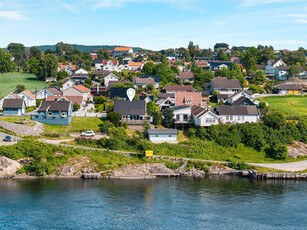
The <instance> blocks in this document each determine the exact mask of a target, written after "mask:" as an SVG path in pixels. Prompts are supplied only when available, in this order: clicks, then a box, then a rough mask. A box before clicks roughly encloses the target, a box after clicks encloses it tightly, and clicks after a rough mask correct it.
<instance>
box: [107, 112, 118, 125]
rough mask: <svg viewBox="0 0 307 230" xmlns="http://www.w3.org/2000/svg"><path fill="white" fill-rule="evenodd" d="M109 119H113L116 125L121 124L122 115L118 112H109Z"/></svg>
mask: <svg viewBox="0 0 307 230" xmlns="http://www.w3.org/2000/svg"><path fill="white" fill-rule="evenodd" d="M107 119H108V120H109V121H111V122H112V123H113V124H114V126H115V127H118V126H119V123H120V119H121V115H120V114H119V113H117V112H108V114H107Z"/></svg>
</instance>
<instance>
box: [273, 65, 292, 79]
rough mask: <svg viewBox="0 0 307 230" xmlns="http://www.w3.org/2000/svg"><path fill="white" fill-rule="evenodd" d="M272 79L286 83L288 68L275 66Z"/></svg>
mask: <svg viewBox="0 0 307 230" xmlns="http://www.w3.org/2000/svg"><path fill="white" fill-rule="evenodd" d="M274 77H275V79H276V80H278V81H286V80H287V79H288V77H289V67H288V66H277V67H276V68H275V70H274Z"/></svg>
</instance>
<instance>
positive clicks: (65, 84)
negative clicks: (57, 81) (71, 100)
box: [62, 78, 76, 90]
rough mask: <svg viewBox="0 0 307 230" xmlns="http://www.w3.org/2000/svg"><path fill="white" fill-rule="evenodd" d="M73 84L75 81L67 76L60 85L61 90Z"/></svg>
mask: <svg viewBox="0 0 307 230" xmlns="http://www.w3.org/2000/svg"><path fill="white" fill-rule="evenodd" d="M75 84H76V82H75V81H74V80H72V79H71V78H69V79H67V80H66V81H64V84H63V85H62V90H65V89H68V88H70V87H72V86H74V85H75Z"/></svg>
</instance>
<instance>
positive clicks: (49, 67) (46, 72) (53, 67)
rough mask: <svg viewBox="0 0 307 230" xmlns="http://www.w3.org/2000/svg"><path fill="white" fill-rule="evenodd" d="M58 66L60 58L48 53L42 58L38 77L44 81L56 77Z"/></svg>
mask: <svg viewBox="0 0 307 230" xmlns="http://www.w3.org/2000/svg"><path fill="white" fill-rule="evenodd" d="M57 68H58V58H57V57H56V56H55V55H54V54H46V55H44V56H42V58H41V60H40V64H39V68H38V73H37V77H38V78H39V79H40V80H42V81H45V80H46V78H49V77H55V76H56V74H57Z"/></svg>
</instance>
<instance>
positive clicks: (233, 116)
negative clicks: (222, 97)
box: [216, 105, 260, 124]
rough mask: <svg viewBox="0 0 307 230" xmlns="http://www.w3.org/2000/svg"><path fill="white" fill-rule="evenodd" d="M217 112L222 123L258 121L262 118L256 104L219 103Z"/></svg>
mask: <svg viewBox="0 0 307 230" xmlns="http://www.w3.org/2000/svg"><path fill="white" fill-rule="evenodd" d="M216 112H217V114H218V115H219V117H220V122H221V123H222V124H225V123H229V124H235V123H257V122H259V118H260V114H259V111H258V109H257V107H256V106H242V105H218V106H217V109H216Z"/></svg>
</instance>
